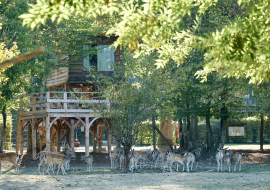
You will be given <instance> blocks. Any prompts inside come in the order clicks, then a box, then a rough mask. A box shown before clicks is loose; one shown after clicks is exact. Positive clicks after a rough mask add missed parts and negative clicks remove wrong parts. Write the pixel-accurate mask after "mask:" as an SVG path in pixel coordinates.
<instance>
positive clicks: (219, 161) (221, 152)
mask: <svg viewBox="0 0 270 190" xmlns="http://www.w3.org/2000/svg"><path fill="white" fill-rule="evenodd" d="M217 150H218V152H217V154H216V160H217V172H219V169H220V171H222V162H223V159H224V155H225V150H224V149H222V148H221V149H219V148H218V149H217Z"/></svg>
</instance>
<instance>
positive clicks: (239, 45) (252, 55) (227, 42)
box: [197, 0, 270, 83]
mask: <svg viewBox="0 0 270 190" xmlns="http://www.w3.org/2000/svg"><path fill="white" fill-rule="evenodd" d="M269 3H270V2H269V1H264V0H259V1H249V0H248V1H244V2H242V4H241V10H245V11H246V12H245V14H242V15H239V16H238V17H236V18H235V19H234V20H233V21H232V22H231V23H230V24H228V25H227V26H224V27H223V28H222V29H221V30H217V31H215V32H212V33H211V34H209V35H206V37H204V38H198V39H199V40H200V41H201V43H200V44H201V46H202V47H203V48H205V49H207V50H208V52H207V53H206V54H205V58H206V61H207V64H206V65H205V66H204V69H203V70H201V71H199V72H198V73H197V75H199V76H200V75H202V76H203V81H205V80H206V76H207V74H209V73H211V72H213V71H218V72H220V73H221V75H223V76H225V77H236V78H240V77H243V78H248V79H249V82H250V83H262V82H263V81H269V77H270V75H269V67H268V62H269V56H268V52H269V39H270V38H269V31H268V30H269V24H268V23H269V19H268V18H269V12H270V10H269Z"/></svg>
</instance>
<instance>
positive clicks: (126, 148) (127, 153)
mask: <svg viewBox="0 0 270 190" xmlns="http://www.w3.org/2000/svg"><path fill="white" fill-rule="evenodd" d="M123 147H124V155H125V160H126V162H125V167H124V173H127V172H128V168H129V162H130V158H129V153H130V148H131V147H130V146H127V145H125V144H124V145H123Z"/></svg>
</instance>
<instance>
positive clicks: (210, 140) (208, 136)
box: [205, 116, 214, 151]
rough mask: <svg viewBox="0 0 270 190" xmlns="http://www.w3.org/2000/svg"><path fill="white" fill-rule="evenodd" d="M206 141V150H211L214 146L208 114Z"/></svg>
mask: <svg viewBox="0 0 270 190" xmlns="http://www.w3.org/2000/svg"><path fill="white" fill-rule="evenodd" d="M205 119H206V131H207V132H206V139H207V140H206V143H207V150H208V151H209V150H212V149H213V146H214V141H213V132H212V128H211V123H210V116H206V117H205Z"/></svg>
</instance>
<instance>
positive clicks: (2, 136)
mask: <svg viewBox="0 0 270 190" xmlns="http://www.w3.org/2000/svg"><path fill="white" fill-rule="evenodd" d="M2 116H3V130H2V134H1V142H0V153H2V152H3V146H4V139H5V138H4V137H5V134H6V128H7V115H6V106H4V107H3V110H2Z"/></svg>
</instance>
